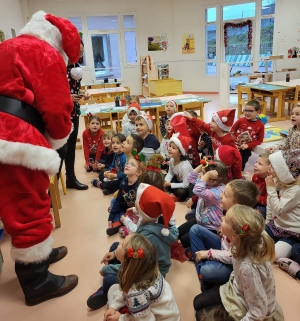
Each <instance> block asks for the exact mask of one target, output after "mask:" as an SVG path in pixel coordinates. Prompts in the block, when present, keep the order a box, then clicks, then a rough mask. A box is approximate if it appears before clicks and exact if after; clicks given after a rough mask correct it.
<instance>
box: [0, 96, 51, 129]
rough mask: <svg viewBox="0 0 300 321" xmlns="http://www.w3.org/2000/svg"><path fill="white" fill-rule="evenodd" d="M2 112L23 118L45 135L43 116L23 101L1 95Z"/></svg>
mask: <svg viewBox="0 0 300 321" xmlns="http://www.w3.org/2000/svg"><path fill="white" fill-rule="evenodd" d="M0 111H2V112H4V113H7V114H10V115H13V116H16V117H18V118H21V119H22V120H24V121H26V122H27V123H29V124H31V125H32V126H34V127H35V128H36V129H37V130H38V131H39V132H40V133H41V134H43V135H44V132H45V126H44V122H43V119H42V116H41V114H40V113H39V112H38V111H37V110H36V109H35V108H34V107H32V106H30V105H28V104H26V103H24V102H23V101H21V100H18V99H15V98H12V97H9V96H3V95H0Z"/></svg>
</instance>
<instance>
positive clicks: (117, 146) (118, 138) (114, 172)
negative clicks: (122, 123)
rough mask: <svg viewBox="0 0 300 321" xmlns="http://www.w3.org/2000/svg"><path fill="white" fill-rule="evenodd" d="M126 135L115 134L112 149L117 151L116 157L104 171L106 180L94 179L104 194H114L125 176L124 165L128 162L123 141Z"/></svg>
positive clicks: (95, 184)
mask: <svg viewBox="0 0 300 321" xmlns="http://www.w3.org/2000/svg"><path fill="white" fill-rule="evenodd" d="M124 140H125V137H124V135H122V134H115V135H114V136H113V138H112V150H113V152H114V153H115V155H114V159H113V161H112V163H111V165H110V166H109V168H108V169H109V170H108V171H106V172H104V173H103V176H104V178H107V181H106V182H102V181H100V180H98V179H92V180H91V184H92V185H93V186H95V187H98V188H101V189H102V190H103V194H104V195H109V194H113V193H114V192H115V191H116V190H117V189H118V188H119V186H120V183H121V181H122V180H123V179H124V178H125V174H124V167H125V163H126V155H125V154H124V153H123V152H122V143H123V142H124Z"/></svg>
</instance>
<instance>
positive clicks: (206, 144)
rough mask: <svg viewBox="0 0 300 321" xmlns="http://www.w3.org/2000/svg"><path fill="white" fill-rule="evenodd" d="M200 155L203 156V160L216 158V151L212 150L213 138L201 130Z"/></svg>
mask: <svg viewBox="0 0 300 321" xmlns="http://www.w3.org/2000/svg"><path fill="white" fill-rule="evenodd" d="M198 153H199V154H201V159H202V158H203V157H204V156H205V157H206V158H207V159H209V158H214V150H213V148H212V142H211V138H210V137H209V135H208V134H207V133H205V132H204V131H203V130H200V137H199V140H198Z"/></svg>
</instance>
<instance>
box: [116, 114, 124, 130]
mask: <svg viewBox="0 0 300 321" xmlns="http://www.w3.org/2000/svg"><path fill="white" fill-rule="evenodd" d="M124 115H126V111H122V112H118V113H117V120H116V129H117V133H121V132H122V119H123V117H124Z"/></svg>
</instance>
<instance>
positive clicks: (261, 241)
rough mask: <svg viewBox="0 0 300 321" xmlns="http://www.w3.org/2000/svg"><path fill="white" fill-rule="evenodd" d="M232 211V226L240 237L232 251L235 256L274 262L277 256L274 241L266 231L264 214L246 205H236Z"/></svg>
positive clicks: (258, 262)
mask: <svg viewBox="0 0 300 321" xmlns="http://www.w3.org/2000/svg"><path fill="white" fill-rule="evenodd" d="M229 211H230V212H231V214H232V215H231V227H232V230H233V231H234V232H235V234H237V235H238V236H239V237H238V238H237V241H236V242H235V244H234V245H233V247H232V249H231V252H232V256H233V257H234V258H237V257H241V258H245V257H246V256H248V257H249V258H250V260H251V261H252V263H254V264H262V263H264V262H265V261H271V262H273V259H274V257H275V246H274V241H273V240H272V239H271V238H270V236H269V235H268V234H267V233H266V232H265V222H264V218H263V217H262V215H261V214H260V213H259V212H258V211H256V210H254V209H253V208H251V207H249V206H245V205H234V206H232V207H231V208H230V210H229Z"/></svg>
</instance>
